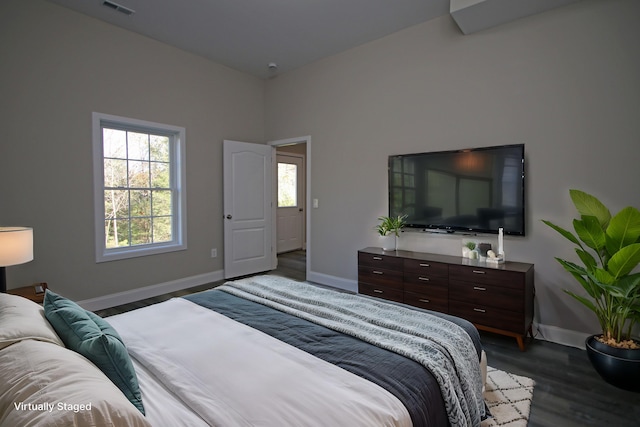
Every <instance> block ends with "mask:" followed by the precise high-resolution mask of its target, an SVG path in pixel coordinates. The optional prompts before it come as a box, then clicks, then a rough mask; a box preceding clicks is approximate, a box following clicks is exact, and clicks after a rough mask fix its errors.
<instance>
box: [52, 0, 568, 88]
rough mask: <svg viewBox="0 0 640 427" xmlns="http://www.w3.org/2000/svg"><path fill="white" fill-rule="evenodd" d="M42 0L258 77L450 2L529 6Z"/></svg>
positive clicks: (433, 14) (434, 12)
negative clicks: (453, 3)
mask: <svg viewBox="0 0 640 427" xmlns="http://www.w3.org/2000/svg"><path fill="white" fill-rule="evenodd" d="M49 1H51V2H53V3H57V4H59V5H61V6H65V7H68V8H70V9H73V10H76V11H78V12H81V13H83V14H86V15H89V16H92V17H94V18H97V19H100V20H102V21H105V22H108V23H111V24H113V25H116V26H118V27H122V28H125V29H127V30H130V31H133V32H136V33H139V34H142V35H145V36H147V37H150V38H152V39H155V40H158V41H161V42H164V43H167V44H169V45H172V46H175V47H178V48H180V49H183V50H186V51H189V52H193V53H195V54H197V55H200V56H203V57H205V58H208V59H211V60H212V61H215V62H217V63H220V64H223V65H226V66H228V67H230V68H233V69H236V70H240V71H244V72H246V73H249V74H252V75H254V76H257V77H260V78H268V77H272V76H274V75H276V74H280V73H283V72H286V71H289V70H293V69H295V68H298V67H301V66H303V65H306V64H309V63H311V62H314V61H316V60H318V59H321V58H324V57H327V56H331V55H334V54H336V53H339V52H342V51H345V50H347V49H350V48H352V47H355V46H358V45H360V44H363V43H366V42H369V41H372V40H375V39H378V38H381V37H384V36H386V35H388V34H391V33H394V32H396V31H399V30H401V29H403V28H407V27H410V26H413V25H416V24H419V23H421V22H425V21H428V20H430V19H434V18H437V17H440V16H443V15H447V14H449V6H450V1H451V2H455V1H457V2H461V1H462V2H464V3H473V4H476V5H477V4H478V3H489V2H498V1H507V2H509V3H511V4H513V3H531V1H529V2H522V1H519V2H513V0H154V1H149V0H108V1H110V2H111V3H112V6H111V7H108V6H106V5H104V4H103V3H104V0H49ZM536 1H539V0H536ZM543 1H544V2H547V3H549V2H556V1H560V2H561V3H562V2H563V1H564V2H566V0H543ZM534 3H535V2H534ZM113 4H115V5H120V6H124V7H125V8H127V9H129V10H131V11H135V13H132V14H130V15H127V14H125V13H122V12H120V11H118V10H116V9H114V6H113ZM476 14H477V13H475V12H472V13H471V15H476ZM270 63H274V64H277V68H273V67H272V68H269V64H270Z"/></svg>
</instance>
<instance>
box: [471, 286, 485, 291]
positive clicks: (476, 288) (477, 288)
mask: <svg viewBox="0 0 640 427" xmlns="http://www.w3.org/2000/svg"><path fill="white" fill-rule="evenodd" d="M473 290H474V291H486V290H487V288H481V287H480V286H474V287H473Z"/></svg>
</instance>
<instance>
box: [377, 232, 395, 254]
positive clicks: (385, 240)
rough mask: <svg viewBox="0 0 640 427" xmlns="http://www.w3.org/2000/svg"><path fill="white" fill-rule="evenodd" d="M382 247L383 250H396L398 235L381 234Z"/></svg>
mask: <svg viewBox="0 0 640 427" xmlns="http://www.w3.org/2000/svg"><path fill="white" fill-rule="evenodd" d="M379 238H380V247H381V248H382V250H383V251H395V250H396V249H397V242H396V235H395V234H387V235H386V236H380V237H379Z"/></svg>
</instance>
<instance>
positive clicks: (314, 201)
mask: <svg viewBox="0 0 640 427" xmlns="http://www.w3.org/2000/svg"><path fill="white" fill-rule="evenodd" d="M313 207H314V208H318V199H313Z"/></svg>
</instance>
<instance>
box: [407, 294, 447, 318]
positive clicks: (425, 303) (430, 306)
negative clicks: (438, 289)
mask: <svg viewBox="0 0 640 427" xmlns="http://www.w3.org/2000/svg"><path fill="white" fill-rule="evenodd" d="M404 303H405V304H409V305H412V306H414V307H420V308H425V309H427V310H433V311H439V312H441V313H448V312H449V299H448V298H447V296H446V293H445V294H444V296H442V295H439V294H438V293H435V294H424V293H415V292H406V291H405V293H404Z"/></svg>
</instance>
